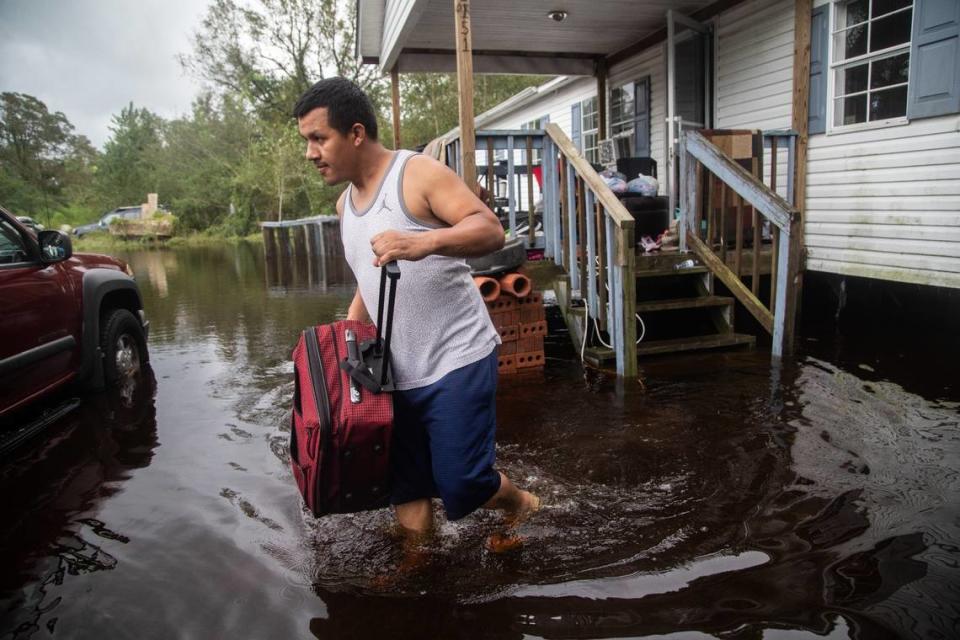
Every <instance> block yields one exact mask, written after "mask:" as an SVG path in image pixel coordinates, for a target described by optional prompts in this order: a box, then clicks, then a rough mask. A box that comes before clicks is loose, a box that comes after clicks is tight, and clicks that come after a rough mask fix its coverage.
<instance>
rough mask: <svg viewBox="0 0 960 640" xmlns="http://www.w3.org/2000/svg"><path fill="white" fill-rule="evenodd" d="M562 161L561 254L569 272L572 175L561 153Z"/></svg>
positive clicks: (560, 169)
mask: <svg viewBox="0 0 960 640" xmlns="http://www.w3.org/2000/svg"><path fill="white" fill-rule="evenodd" d="M560 157H561V159H562V161H561V162H560V168H559V169H558V170H559V172H560V194H559V195H560V233H561V235H562V236H563V237H562V239H561V241H560V242H561V247H560V251H561V255H562V256H563V262H562V263H561V264H562V265H563V267H564V268H565V269H566V270H567V273H570V225H569V217H570V216H568V215H567V214H568V213H569V211H570V201H569V199H568V197H567V195H568V194H567V181H568V180H569V179H570V177H569V176H568V175H567V162H566V159H563V155H562V154H561V155H560Z"/></svg>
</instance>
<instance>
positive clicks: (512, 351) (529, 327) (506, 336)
mask: <svg viewBox="0 0 960 640" xmlns="http://www.w3.org/2000/svg"><path fill="white" fill-rule="evenodd" d="M487 311H489V313H490V319H491V320H492V321H493V326H494V327H496V328H497V331H498V332H499V333H500V339H501V340H502V341H503V344H502V345H500V351H499V354H498V357H497V364H498V370H499V372H500V374H501V375H509V374H514V373H532V372H537V371H543V364H544V357H543V338H544V336H546V335H547V320H546V315H545V314H544V310H543V294H541V293H540V292H539V291H532V292H531V293H530V294H529V295H527V296H525V297H522V298H515V297H514V296H512V295H508V294H502V295H500V297H498V298H497V299H496V300H493V301H490V302H487Z"/></svg>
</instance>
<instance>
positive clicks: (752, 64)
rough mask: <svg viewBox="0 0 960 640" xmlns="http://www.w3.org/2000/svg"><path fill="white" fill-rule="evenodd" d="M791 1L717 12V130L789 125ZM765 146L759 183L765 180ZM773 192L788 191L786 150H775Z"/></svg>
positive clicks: (762, 1) (763, 1) (756, 1)
mask: <svg viewBox="0 0 960 640" xmlns="http://www.w3.org/2000/svg"><path fill="white" fill-rule="evenodd" d="M793 20H794V18H793V2H791V1H790V0H777V1H776V2H770V1H769V0H753V1H752V2H745V3H743V4H742V5H740V6H738V7H735V8H734V9H732V10H730V11H727V12H725V13H723V14H721V15H720V16H718V19H717V24H716V33H717V43H716V100H715V111H714V113H715V114H716V122H715V124H716V128H718V129H762V130H770V129H789V128H790V125H791V123H792V105H793ZM769 156H770V153H769V149H768V150H767V152H766V153H765V154H764V161H765V165H766V166H765V167H764V168H763V176H764V182H765V183H766V184H768V185H769V184H770V175H771V164H770V160H771V158H770V157H769ZM777 192H778V193H779V194H780V195H781V196H784V197H786V195H787V151H786V149H784V148H783V147H782V146H781V147H780V150H779V152H778V153H777Z"/></svg>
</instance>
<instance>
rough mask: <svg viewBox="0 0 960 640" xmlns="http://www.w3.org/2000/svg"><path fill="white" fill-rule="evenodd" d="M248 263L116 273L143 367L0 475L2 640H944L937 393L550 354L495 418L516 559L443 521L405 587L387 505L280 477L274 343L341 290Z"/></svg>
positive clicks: (950, 450)
mask: <svg viewBox="0 0 960 640" xmlns="http://www.w3.org/2000/svg"><path fill="white" fill-rule="evenodd" d="M260 251H261V249H260V248H259V247H258V246H256V245H253V246H249V245H240V246H237V247H227V248H222V249H221V248H217V249H181V250H170V251H162V252H158V251H143V252H135V253H131V254H128V255H125V256H123V257H124V258H126V259H128V260H129V262H130V263H131V265H132V267H133V269H134V271H135V272H136V274H137V278H138V280H139V282H140V286H141V288H142V291H143V294H144V297H145V301H146V308H147V310H148V314H149V317H150V319H151V322H152V331H151V336H150V349H151V357H152V361H151V369H150V370H149V371H147V372H146V373H145V375H144V376H142V377H141V378H140V379H138V380H137V381H135V384H133V385H128V386H126V387H124V388H121V389H118V390H114V391H112V392H109V393H103V394H99V395H96V396H91V397H87V398H85V399H84V402H83V404H82V406H81V407H80V409H79V410H77V411H76V412H75V413H74V414H72V415H71V416H69V417H68V418H66V419H64V420H63V421H61V422H60V423H58V424H57V425H55V426H54V427H53V428H51V429H50V431H49V432H48V433H47V435H46V436H45V437H43V438H41V439H40V440H38V441H35V442H34V443H33V444H32V445H31V446H29V447H27V448H26V449H25V450H23V451H21V452H20V453H19V454H18V455H16V456H15V457H14V458H12V459H10V460H7V461H6V462H5V464H4V466H3V470H2V477H0V491H2V493H0V495H2V501H3V508H2V513H3V520H2V524H0V545H2V566H3V571H2V577H0V638H3V639H4V640H5V639H7V638H29V637H34V638H47V637H55V638H204V639H206V638H226V637H230V638H312V637H316V638H381V637H393V638H518V639H519V638H628V637H629V638H637V637H669V638H710V637H717V638H819V637H829V638H899V637H907V638H911V637H915V638H955V637H958V619H960V570H958V561H960V550H958V545H960V500H958V498H957V492H958V489H960V477H958V462H960V429H958V420H960V417H958V416H960V404H958V402H957V400H958V399H960V392H958V390H957V389H956V388H955V387H954V384H955V382H956V381H955V380H950V379H944V378H942V377H936V378H932V379H931V378H929V377H924V376H922V375H919V374H917V373H916V371H918V370H921V369H922V367H921V366H920V365H921V364H923V363H922V362H920V363H918V362H907V364H906V365H905V364H904V357H905V356H904V354H903V353H900V354H899V356H898V355H897V354H892V353H891V354H887V353H886V352H885V351H884V347H883V345H882V344H877V345H873V346H872V347H871V346H870V345H864V344H862V343H857V342H855V341H854V342H851V341H849V340H848V341H846V342H844V341H839V340H836V339H831V338H830V336H826V337H822V336H821V337H807V338H806V339H805V340H804V341H803V345H802V347H803V348H802V353H801V354H800V356H799V357H797V358H796V359H795V360H794V361H792V362H789V363H786V364H783V365H781V366H776V365H772V364H771V362H770V359H769V357H768V356H767V355H766V354H765V353H764V352H763V351H760V350H758V351H755V352H750V351H745V352H735V353H717V354H707V355H697V356H685V357H675V358H668V359H661V360H657V361H652V362H649V363H645V364H644V365H643V371H642V375H641V383H640V384H634V383H628V384H626V385H618V384H616V383H615V382H614V381H612V380H610V379H609V378H607V377H605V376H602V375H598V374H596V373H593V372H590V371H585V370H584V369H582V368H581V367H580V366H579V364H578V363H577V360H576V357H575V354H574V351H573V349H572V348H571V347H570V346H569V344H568V343H567V340H566V338H565V336H562V335H560V336H556V337H554V338H551V339H550V341H549V342H550V344H548V354H547V355H548V364H547V370H546V373H545V375H544V376H543V377H542V378H538V379H533V380H526V381H523V382H519V383H515V384H510V383H507V382H506V381H505V380H502V381H501V389H500V393H499V399H498V411H499V430H498V442H499V446H498V458H499V461H500V464H501V466H502V468H503V469H504V470H505V471H506V473H507V474H508V475H509V476H510V477H511V478H513V479H515V480H516V481H517V482H518V483H519V484H521V485H523V486H525V487H528V488H530V489H532V490H534V491H537V492H538V493H540V494H541V495H542V496H543V497H544V502H545V505H546V506H545V508H544V510H543V511H542V513H540V514H539V515H538V516H537V517H536V518H535V519H534V520H532V521H531V522H530V523H528V524H527V525H525V527H524V530H523V534H524V536H525V538H526V543H525V545H524V546H523V548H522V549H520V550H519V551H515V552H512V553H507V554H502V555H494V554H491V553H489V552H488V551H486V549H485V547H484V545H483V541H484V540H485V538H486V536H487V535H489V534H490V533H491V532H495V531H496V530H497V529H498V524H499V522H498V519H497V517H496V516H494V515H492V514H487V513H479V514H476V515H474V516H471V517H468V518H466V519H464V520H462V521H459V522H457V523H446V522H442V521H441V524H440V526H439V527H438V534H437V537H436V540H435V542H434V543H433V544H432V545H431V546H430V547H429V549H428V550H427V554H426V562H425V563H424V565H423V566H422V567H421V569H420V570H418V571H416V572H413V573H409V574H408V573H404V574H399V573H398V572H397V565H398V563H399V562H400V559H401V553H400V549H399V547H398V545H397V542H396V540H395V539H394V538H393V536H392V534H391V527H390V522H391V519H390V516H389V513H388V512H386V511H380V512H372V513H366V514H360V515H349V516H332V517H328V518H324V519H321V520H315V519H313V518H312V517H310V516H309V515H307V514H305V512H304V511H303V509H302V508H301V504H300V501H299V498H298V496H297V494H296V492H295V489H294V485H293V483H292V479H291V474H290V471H289V467H288V462H287V453H286V442H287V437H288V427H287V417H288V414H287V411H288V409H287V407H288V403H289V400H290V397H291V393H292V379H291V373H292V366H291V364H290V362H289V360H288V356H289V353H290V350H291V348H292V346H293V343H294V341H295V339H296V337H297V333H298V331H299V330H301V329H302V328H303V327H305V326H308V325H310V324H312V323H318V322H324V321H328V320H331V319H334V318H336V317H341V316H343V315H344V314H345V312H346V309H347V305H348V303H349V301H350V297H351V295H352V293H353V288H352V286H351V285H350V284H349V283H348V282H347V278H346V275H345V274H344V272H343V269H342V266H338V265H328V266H329V268H328V269H327V270H326V271H325V273H323V274H321V273H320V271H319V269H314V272H313V273H306V272H305V270H304V269H302V268H297V267H295V266H293V265H289V264H287V265H271V266H270V267H269V268H265V265H264V259H263V257H262V255H261V254H260ZM314 266H315V267H316V265H314ZM321 275H324V276H325V278H326V280H325V281H324V280H323V279H322V278H321ZM878 354H879V355H878ZM881 355H882V356H884V357H880V356H881ZM906 357H907V360H909V354H908V355H907V356H906ZM933 357H935V354H934V356H933ZM947 370H955V368H953V367H948V368H947Z"/></svg>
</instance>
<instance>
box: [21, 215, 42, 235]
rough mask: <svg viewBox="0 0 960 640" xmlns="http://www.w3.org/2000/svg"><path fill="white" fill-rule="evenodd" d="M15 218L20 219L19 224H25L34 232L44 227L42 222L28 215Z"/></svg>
mask: <svg viewBox="0 0 960 640" xmlns="http://www.w3.org/2000/svg"><path fill="white" fill-rule="evenodd" d="M17 220H19V221H20V224H22V225H23V226H25V227H26V228H27V229H30V230H31V231H33V232H34V233H39V232H40V231H43V229H44V227H43V225H42V224H40V223H39V222H37V221H36V220H34V219H33V218H30V217H28V216H17Z"/></svg>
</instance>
